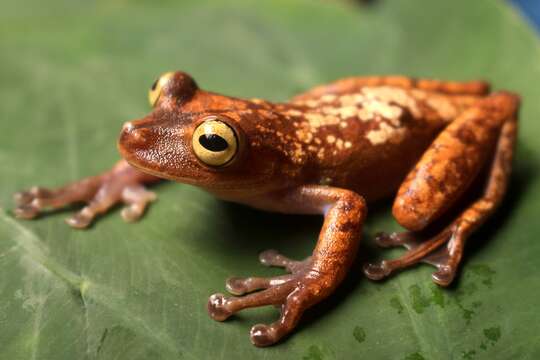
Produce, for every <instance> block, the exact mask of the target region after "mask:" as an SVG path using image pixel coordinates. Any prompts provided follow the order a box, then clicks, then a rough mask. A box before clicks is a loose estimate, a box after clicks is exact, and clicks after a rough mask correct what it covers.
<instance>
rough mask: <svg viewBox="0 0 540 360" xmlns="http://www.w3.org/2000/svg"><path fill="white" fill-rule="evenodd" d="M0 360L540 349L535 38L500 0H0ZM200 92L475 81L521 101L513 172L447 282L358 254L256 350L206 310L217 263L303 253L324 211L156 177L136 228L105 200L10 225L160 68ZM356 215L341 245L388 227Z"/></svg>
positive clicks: (244, 322) (241, 326)
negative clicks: (324, 293)
mask: <svg viewBox="0 0 540 360" xmlns="http://www.w3.org/2000/svg"><path fill="white" fill-rule="evenodd" d="M0 35H1V37H0V38H1V39H2V40H1V41H0V64H1V65H2V66H0V79H1V80H0V121H1V123H0V169H2V170H1V176H0V206H1V208H2V209H3V210H2V211H1V212H0V344H2V346H1V350H0V357H1V358H3V359H210V358H219V359H231V358H245V359H255V358H279V359H301V358H304V359H349V358H367V359H450V358H452V359H517V358H519V359H537V358H539V357H540V335H539V334H540V315H539V314H540V312H539V311H538V299H539V298H540V288H539V282H538V271H539V267H538V258H539V256H540V241H538V238H537V235H538V234H539V233H540V222H539V221H537V217H538V212H539V211H540V203H539V201H538V199H540V180H539V177H538V176H537V175H538V167H539V161H538V152H539V150H540V142H539V141H538V136H539V135H540V132H539V130H540V122H539V121H538V119H539V118H540V101H538V99H540V86H538V84H539V83H540V50H539V49H540V48H539V45H538V40H537V39H536V38H535V35H534V34H533V32H532V30H530V29H529V28H528V26H526V25H525V24H524V22H523V20H521V18H520V17H519V16H518V15H517V14H516V12H515V10H514V9H512V8H510V7H508V6H507V5H506V4H505V3H503V2H497V1H489V0H476V1H467V0H459V1H457V0H455V1H446V2H442V1H431V0H418V1H410V0H399V1H397V0H394V1H378V2H374V3H373V4H372V5H370V6H362V5H357V4H356V3H354V2H330V1H326V2H324V1H313V0H294V1H293V0H278V1H269V0H268V1H262V0H257V1H255V0H253V1H249V0H234V1H227V2H221V1H212V2H210V1H201V0H197V1H195V0H192V1H183V2H177V1H166V2H159V3H158V2H155V1H150V0H146V1H143V0H139V1H135V0H133V1H128V0H125V1H97V2H90V1H84V2H83V1H73V0H51V1H46V2H44V1H38V0H24V1H15V0H8V1H7V2H6V1H4V2H3V4H2V12H1V13H0ZM171 69H183V70H185V71H188V72H189V73H191V74H192V75H193V76H194V77H195V79H196V80H197V81H198V82H199V84H200V85H201V86H203V87H204V88H207V89H211V90H213V91H218V92H223V93H226V94H230V95H237V96H245V97H265V98H269V99H271V100H284V99H286V98H288V97H289V96H291V95H293V94H295V93H296V92H298V91H302V90H305V89H307V88H309V87H311V86H313V85H315V84H318V83H323V82H328V81H331V80H333V79H336V78H338V77H344V76H349V75H362V74H385V73H392V74H408V75H415V76H424V77H440V78H447V79H453V80H463V79H473V78H485V79H488V80H489V81H491V82H492V83H493V84H494V86H495V88H498V89H509V90H512V91H515V92H518V93H519V94H521V95H522V96H523V108H522V113H521V122H520V137H519V144H518V151H517V154H516V162H515V172H514V175H513V178H512V182H511V184H510V189H509V194H508V196H507V198H506V201H505V202H504V204H503V205H502V207H501V209H500V211H498V212H497V214H496V215H495V216H494V218H493V219H492V220H491V221H489V222H487V223H486V224H485V226H483V228H482V229H481V230H480V231H478V232H477V233H475V234H474V235H473V236H472V237H471V238H470V242H469V244H468V246H467V254H466V256H465V259H464V263H463V265H464V266H463V270H462V272H461V273H460V276H459V279H458V281H457V284H456V286H454V287H451V288H449V289H440V288H438V287H436V286H435V285H433V284H432V283H431V279H430V274H431V272H432V271H433V269H432V268H430V267H428V266H425V265H422V266H418V267H416V268H414V269H412V270H409V271H406V272H403V273H402V274H399V275H398V276H395V277H392V278H391V279H390V280H388V281H386V282H383V283H374V282H371V281H368V280H367V279H366V278H365V277H363V276H362V273H361V270H360V265H361V262H360V261H359V262H358V263H357V264H355V267H354V268H353V269H351V275H350V276H349V278H348V279H347V281H346V282H345V284H344V285H343V286H342V287H340V289H339V290H338V292H337V293H336V294H335V295H334V296H332V297H331V298H330V299H328V300H327V301H326V302H324V303H323V304H321V305H319V306H317V307H316V308H315V309H313V310H311V311H309V312H308V313H307V314H306V315H305V317H304V319H303V321H302V324H301V326H300V327H299V328H298V329H297V331H296V332H295V333H294V334H293V335H292V336H291V337H290V338H289V339H287V340H286V341H284V342H283V343H281V344H280V345H278V346H274V347H271V348H265V349H258V348H255V347H253V346H252V345H251V344H250V342H249V339H248V331H249V328H250V326H251V325H253V324H255V323H260V322H269V321H272V320H273V319H275V317H276V316H277V310H275V309H273V308H265V309H254V310H249V311H245V312H242V313H241V314H239V315H238V316H236V317H234V318H233V319H231V320H230V321H227V322H225V323H218V322H214V321H212V320H211V319H210V318H209V317H208V315H207V313H206V301H207V298H208V296H209V295H210V294H212V293H214V292H218V291H224V280H225V278H226V277H228V276H231V275H238V276H242V275H252V274H258V275H271V274H279V273H280V272H279V271H277V270H274V269H266V268H263V267H261V266H260V265H259V264H258V262H257V254H258V252H259V251H261V250H264V249H266V248H277V249H279V250H280V251H281V252H283V253H285V254H288V255H290V256H293V257H298V258H301V257H304V256H306V255H308V254H309V253H310V251H311V249H312V248H313V245H314V243H315V240H316V238H317V234H318V231H319V227H320V224H321V219H320V218H319V217H304V216H282V215H275V214H268V213H264V212H259V211H255V210H252V209H248V208H245V207H241V206H237V205H230V204H225V203H222V202H219V201H217V200H215V199H214V198H212V197H211V196H210V195H208V194H206V193H204V192H202V191H200V190H198V189H196V188H193V187H189V186H184V185H177V184H172V183H168V184H163V185H160V186H158V187H157V192H158V193H159V201H158V202H157V203H155V204H153V205H152V207H151V209H150V211H149V213H148V214H147V216H146V217H145V218H144V219H143V221H141V222H139V223H137V224H125V223H123V222H122V221H121V219H120V216H119V213H118V211H113V212H112V213H110V214H108V215H106V216H104V217H103V218H102V219H100V220H99V221H98V223H97V224H96V226H94V227H93V228H91V229H90V230H88V231H77V230H73V229H71V228H69V227H68V226H67V225H65V224H64V223H63V218H64V217H66V216H67V215H68V214H69V212H70V211H71V210H73V209H71V210H66V211H59V212H57V213H55V214H51V215H50V216H46V217H44V218H42V219H40V220H36V221H19V220H15V219H14V218H13V217H12V215H11V214H10V212H9V209H11V207H12V204H11V200H10V197H11V194H12V193H13V192H14V191H16V190H19V189H23V188H27V187H29V186H31V185H35V184H40V185H45V186H58V185H61V184H63V183H65V182H66V181H69V180H75V179H78V178H81V177H83V176H88V175H93V174H96V173H98V172H100V171H103V170H104V169H106V168H108V167H110V166H111V165H112V164H113V163H114V162H115V161H116V159H117V158H118V154H117V151H116V148H115V140H116V136H117V134H118V131H119V128H120V126H121V124H122V122H124V121H126V120H130V119H133V118H137V117H141V116H143V115H144V114H145V113H146V112H147V111H148V108H147V105H146V91H147V89H148V87H149V85H150V84H151V83H152V81H153V80H154V78H155V77H156V76H157V75H158V74H160V73H161V72H163V71H167V70H171ZM397 228H398V227H397V225H396V224H395V223H394V222H393V220H392V218H391V216H390V213H389V211H387V210H377V211H373V212H372V213H371V214H370V217H369V220H368V223H367V224H366V228H365V237H364V241H363V246H362V247H361V249H360V258H361V260H365V259H367V258H370V259H372V258H380V257H382V256H395V255H397V254H399V253H400V251H399V250H396V251H391V252H389V253H385V254H384V255H383V252H382V251H381V250H378V249H375V248H374V246H373V245H372V235H373V234H374V233H375V232H377V231H379V230H395V229H397Z"/></svg>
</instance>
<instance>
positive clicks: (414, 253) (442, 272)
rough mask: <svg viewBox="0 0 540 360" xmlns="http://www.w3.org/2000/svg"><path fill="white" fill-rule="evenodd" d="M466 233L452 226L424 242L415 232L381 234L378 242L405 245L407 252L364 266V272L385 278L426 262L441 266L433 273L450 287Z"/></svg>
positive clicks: (436, 280)
mask: <svg viewBox="0 0 540 360" xmlns="http://www.w3.org/2000/svg"><path fill="white" fill-rule="evenodd" d="M465 237H466V236H465V233H464V232H463V231H460V227H459V226H457V225H453V226H449V227H447V228H445V229H444V230H443V231H441V232H440V233H439V234H437V235H435V236H434V237H432V238H430V239H428V240H426V241H423V240H422V239H421V237H420V236H419V235H418V234H416V233H414V232H410V231H407V232H402V233H391V234H387V233H379V234H377V235H376V237H375V242H376V244H377V245H379V246H381V247H385V248H387V247H396V246H403V247H405V248H406V249H407V252H406V253H405V254H404V255H402V256H401V257H399V258H397V259H393V260H382V261H381V262H379V263H367V264H365V265H364V273H365V274H366V276H367V277H368V278H370V279H371V280H381V279H383V278H386V277H388V276H389V275H390V274H392V273H393V272H395V271H397V270H400V269H404V268H406V267H409V266H412V265H414V264H417V263H418V262H425V263H427V264H431V265H433V266H435V267H436V268H437V271H435V272H434V273H433V275H432V278H433V281H434V282H435V283H437V284H439V285H441V286H448V285H449V284H450V283H451V282H452V280H453V279H454V277H455V275H456V271H457V268H458V265H459V262H460V260H461V256H462V253H463V244H464V241H465Z"/></svg>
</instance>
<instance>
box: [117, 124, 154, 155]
mask: <svg viewBox="0 0 540 360" xmlns="http://www.w3.org/2000/svg"><path fill="white" fill-rule="evenodd" d="M148 135H149V134H148V129H146V128H141V127H136V126H135V125H134V124H133V123H132V122H131V121H128V122H126V123H125V124H124V125H123V126H122V132H121V134H120V145H122V146H125V147H128V148H134V147H140V146H144V145H145V144H146V142H147V140H148Z"/></svg>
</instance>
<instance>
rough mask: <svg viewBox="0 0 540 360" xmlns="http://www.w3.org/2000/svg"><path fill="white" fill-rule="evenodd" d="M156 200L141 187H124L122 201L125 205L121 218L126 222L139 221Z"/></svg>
mask: <svg viewBox="0 0 540 360" xmlns="http://www.w3.org/2000/svg"><path fill="white" fill-rule="evenodd" d="M156 199H157V196H156V194H155V193H154V192H152V191H148V190H146V188H145V187H144V186H143V185H139V184H137V185H132V186H126V187H125V188H124V189H123V190H122V201H124V203H125V204H126V206H125V207H124V208H123V209H122V212H121V215H122V218H123V219H124V220H125V221H127V222H135V221H137V220H139V219H140V218H141V217H142V216H143V215H144V212H145V210H146V208H147V207H148V205H149V204H150V203H151V202H153V201H155V200H156Z"/></svg>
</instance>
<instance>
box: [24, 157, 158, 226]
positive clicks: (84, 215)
mask: <svg viewBox="0 0 540 360" xmlns="http://www.w3.org/2000/svg"><path fill="white" fill-rule="evenodd" d="M158 180H159V178H157V177H155V176H152V175H148V174H145V173H143V172H141V171H139V170H137V169H135V168H134V167H132V166H131V165H129V164H128V163H127V162H126V161H125V160H121V161H119V162H118V163H117V164H116V165H115V166H114V167H113V168H112V169H111V170H109V171H107V172H105V173H103V174H101V175H98V176H92V177H88V178H85V179H82V180H80V181H77V182H74V183H71V184H68V185H66V186H63V187H61V188H58V189H46V188H42V187H33V188H31V189H29V190H27V191H22V192H18V193H16V194H15V195H14V200H15V203H16V205H17V207H16V208H15V210H14V214H15V216H17V217H18V218H21V219H33V218H35V217H37V216H38V215H39V214H40V213H42V212H43V211H45V210H47V209H59V208H63V207H66V206H68V205H71V204H74V203H86V204H87V205H86V206H85V207H84V208H82V209H81V210H80V211H79V212H77V213H76V214H75V215H73V216H72V217H70V218H68V219H67V220H66V221H67V223H68V224H69V225H71V226H73V227H75V228H85V227H87V226H89V225H90V224H91V223H92V221H93V220H94V218H95V217H96V216H98V215H99V214H102V213H104V212H106V211H108V210H109V209H111V208H112V207H113V206H115V205H116V204H118V203H120V202H123V203H124V204H126V207H125V208H124V209H123V210H122V217H123V218H124V220H126V221H135V220H137V219H138V218H139V217H141V216H142V214H143V213H144V210H145V208H146V207H147V205H148V204H149V203H150V202H152V201H154V200H155V199H156V196H155V194H154V193H153V192H150V191H148V190H146V188H145V187H144V184H150V183H154V182H156V181H158Z"/></svg>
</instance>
